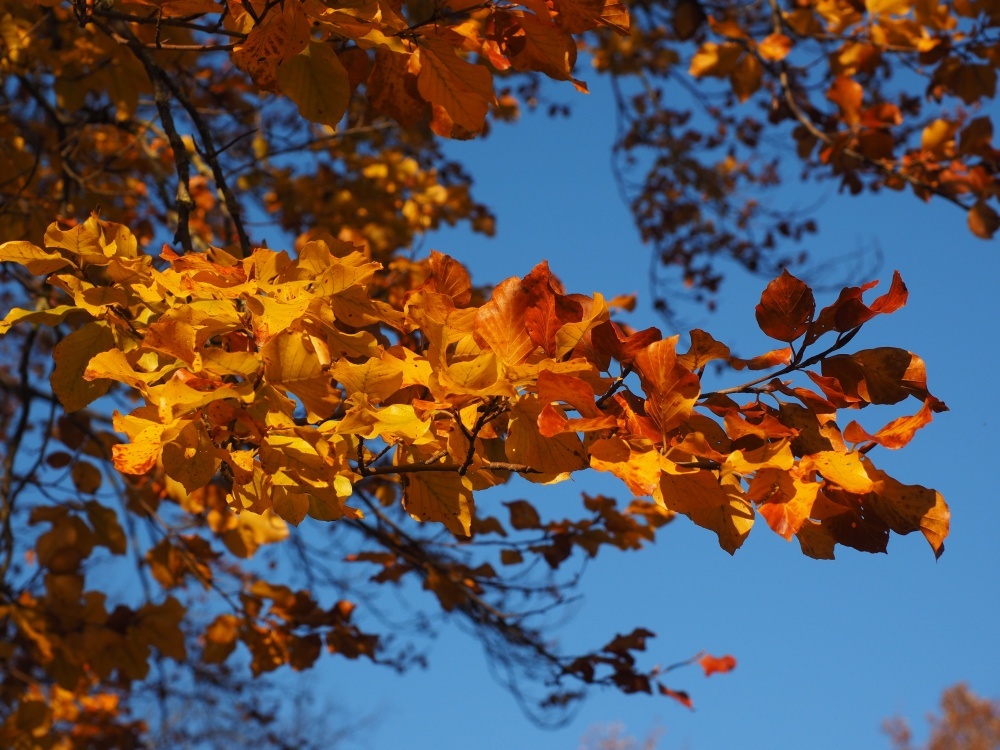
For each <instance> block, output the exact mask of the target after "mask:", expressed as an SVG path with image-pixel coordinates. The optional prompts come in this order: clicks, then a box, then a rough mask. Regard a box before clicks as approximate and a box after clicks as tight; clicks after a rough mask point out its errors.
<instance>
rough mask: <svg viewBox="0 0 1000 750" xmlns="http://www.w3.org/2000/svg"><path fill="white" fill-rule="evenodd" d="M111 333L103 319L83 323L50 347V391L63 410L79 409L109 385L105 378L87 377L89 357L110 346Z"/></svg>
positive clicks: (103, 392)
mask: <svg viewBox="0 0 1000 750" xmlns="http://www.w3.org/2000/svg"><path fill="white" fill-rule="evenodd" d="M114 346H115V337H114V334H112V333H111V329H110V328H109V327H108V326H107V325H105V324H104V323H98V322H94V323H87V324H86V325H84V326H81V327H80V328H77V329H76V330H75V331H73V332H72V333H70V334H69V335H68V336H67V337H66V338H64V339H63V340H62V341H60V342H59V343H58V344H56V347H55V349H53V351H52V359H53V361H54V362H55V368H53V370H52V374H51V375H50V376H49V383H50V384H51V386H52V392H53V393H54V394H55V395H56V397H57V398H58V399H59V402H60V403H61V404H62V405H63V408H64V409H65V410H66V411H67V412H71V411H77V410H78V409H82V408H83V407H85V406H86V405H87V404H89V403H91V402H92V401H94V400H95V399H97V398H99V397H101V396H103V395H104V394H105V393H107V392H108V389H109V388H110V387H111V381H110V380H106V379H96V380H87V379H84V373H85V372H86V371H87V368H88V364H89V362H90V359H91V357H93V356H94V355H95V354H97V353H99V352H105V351H107V350H109V349H112V348H114Z"/></svg>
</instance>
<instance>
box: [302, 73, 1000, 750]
mask: <svg viewBox="0 0 1000 750" xmlns="http://www.w3.org/2000/svg"><path fill="white" fill-rule="evenodd" d="M588 83H590V85H591V89H592V91H594V93H593V94H592V95H590V96H589V97H582V96H578V95H574V94H573V93H572V91H570V90H568V89H567V90H559V92H558V94H559V95H560V96H561V97H562V98H564V99H569V100H571V102H572V104H573V106H574V115H573V117H572V118H570V119H569V120H563V119H555V120H553V119H548V118H546V117H545V116H543V115H532V116H526V117H525V118H523V120H522V121H521V122H520V123H518V124H516V125H514V126H501V127H499V128H498V129H497V130H496V131H495V132H494V134H493V135H491V136H490V138H489V139H488V140H486V141H472V142H468V143H455V144H452V145H450V146H449V153H451V154H452V155H453V156H455V157H456V158H458V159H460V160H461V161H462V162H463V163H464V164H466V165H467V166H468V168H469V170H470V171H471V173H472V174H473V176H474V177H475V179H476V186H475V194H476V196H477V198H478V199H479V200H482V201H484V202H485V203H487V204H488V205H490V206H491V207H492V208H493V209H494V210H495V211H496V213H497V215H498V219H499V221H498V232H497V236H496V237H495V238H493V239H487V238H482V237H478V236H474V235H471V234H470V233H468V232H467V231H464V230H462V229H450V230H446V231H442V232H440V233H438V234H436V235H433V236H432V237H430V238H429V240H428V241H427V243H426V246H425V248H424V251H425V252H426V251H427V250H429V249H430V248H434V249H438V250H440V251H442V252H445V253H448V254H450V255H453V256H455V257H457V258H459V259H460V260H462V261H463V262H464V263H466V264H467V265H468V266H469V267H470V268H471V270H472V272H473V278H474V281H476V282H478V283H496V282H498V281H500V280H501V279H503V278H505V277H507V276H510V275H521V276H523V275H524V274H526V273H527V272H528V271H529V270H530V269H531V268H532V266H533V265H534V264H535V263H537V262H538V261H540V260H542V259H546V260H548V261H549V263H550V265H551V267H552V269H553V271H554V272H555V273H556V274H557V275H559V276H560V277H561V278H562V280H563V281H564V283H565V284H566V286H567V288H568V289H569V290H570V291H579V292H584V293H592V292H593V291H601V292H602V293H604V294H606V295H613V294H617V293H622V292H633V291H634V292H638V293H639V299H640V304H639V307H638V309H637V311H636V313H635V314H634V315H633V316H632V318H631V319H630V322H631V323H633V324H634V325H637V326H640V327H644V326H646V325H658V326H661V327H662V326H663V324H662V321H661V320H659V319H658V318H657V317H656V316H655V314H654V313H653V312H652V310H651V308H650V306H649V294H648V292H647V269H648V263H649V248H648V247H646V246H643V245H642V244H641V242H640V241H639V238H638V235H637V232H636V230H635V228H634V227H633V225H632V221H631V217H630V215H629V213H628V211H627V209H626V207H625V206H624V205H622V203H621V202H620V199H619V197H618V194H617V192H616V189H615V185H614V182H613V179H612V175H611V171H610V168H609V154H610V151H609V148H610V144H611V142H612V135H613V126H614V120H613V111H612V108H611V102H610V98H609V96H608V93H607V90H606V88H605V86H604V85H603V82H602V81H601V80H600V79H597V78H596V76H593V75H592V76H590V80H588ZM790 189H791V190H796V189H798V188H797V187H795V186H794V185H793V186H792V187H791V188H790ZM809 190H810V191H815V190H818V191H820V192H821V193H822V194H823V195H827V196H828V200H827V201H826V202H825V203H824V205H823V207H822V208H821V209H820V212H819V219H820V234H819V235H817V236H816V237H815V238H814V239H811V240H809V241H808V242H807V244H806V247H807V249H808V250H809V251H810V252H811V253H812V255H813V257H814V258H815V259H817V260H822V259H827V258H832V257H835V256H840V255H843V254H844V253H848V252H850V251H852V250H855V249H857V248H859V247H863V248H880V249H881V252H882V253H883V255H884V263H883V267H882V270H881V271H880V272H879V274H878V275H879V277H880V278H882V279H883V281H884V283H885V284H888V281H889V279H890V278H891V275H892V271H893V269H898V270H899V271H900V272H901V273H902V276H903V279H904V280H905V282H906V284H907V286H908V287H909V290H910V302H909V305H908V306H907V307H906V308H904V309H903V310H902V311H900V312H898V313H896V314H894V315H892V316H890V317H883V318H880V319H878V320H876V321H874V322H872V323H870V324H869V325H868V327H867V328H866V329H865V331H864V332H863V333H862V334H861V335H860V336H859V337H858V338H857V339H855V342H854V343H855V348H866V347H872V346H881V345H891V346H900V347H904V348H908V349H910V350H912V351H914V352H916V353H918V354H919V355H921V356H922V357H923V358H924V360H925V362H926V363H927V368H928V373H929V385H930V390H931V392H932V393H934V394H935V395H936V396H938V397H939V398H942V399H943V400H944V401H946V402H947V404H948V405H949V407H950V408H951V411H950V412H947V413H944V414H940V415H937V416H936V417H935V421H934V423H933V424H932V425H930V426H929V427H927V428H925V429H924V430H923V431H922V432H920V433H919V434H918V436H917V437H916V439H915V440H914V441H913V442H912V443H911V444H910V445H909V446H907V447H906V448H905V449H904V450H902V451H898V452H890V451H887V450H884V449H878V452H876V453H873V454H872V457H873V458H874V460H875V462H876V464H877V465H878V466H880V467H881V468H884V469H886V470H888V471H889V472H890V473H892V474H893V475H894V476H895V477H896V478H898V479H900V480H901V481H903V482H906V483H912V484H923V485H925V486H928V487H934V488H936V489H938V490H940V491H941V492H942V493H943V494H944V496H945V498H946V499H947V501H948V502H949V504H950V505H951V509H952V533H951V536H950V538H949V539H948V542H947V551H946V552H945V554H944V556H943V557H942V558H941V559H940V560H939V561H937V562H935V560H934V555H933V553H932V552H931V550H930V548H929V546H928V545H927V544H926V542H925V541H924V540H923V539H922V538H921V537H920V536H919V535H911V536H908V537H896V536H894V537H893V539H892V540H891V542H890V545H889V554H888V555H874V556H873V555H866V554H863V553H857V552H854V551H853V550H849V549H842V548H838V558H839V559H838V560H837V561H835V562H820V561H815V560H810V559H808V558H805V557H804V556H803V555H802V554H801V553H800V552H799V549H798V544H797V543H795V542H792V543H786V542H785V541H783V540H782V539H781V538H780V537H778V536H776V535H774V534H772V533H771V532H770V531H769V530H768V529H767V528H766V526H765V525H764V524H763V523H760V524H759V525H758V526H757V527H756V528H755V529H754V533H752V534H751V535H750V538H749V539H748V541H747V543H746V544H745V545H744V547H743V548H742V549H741V550H739V551H738V552H737V554H736V556H735V557H732V558H731V557H730V556H729V555H728V554H726V553H725V552H723V551H722V550H721V549H719V547H718V546H717V544H716V542H715V539H714V537H713V535H712V534H711V533H709V532H707V531H705V530H703V529H700V528H697V527H695V526H694V525H693V524H691V523H690V522H688V521H687V520H686V519H684V518H680V519H678V520H677V522H676V523H674V524H672V525H671V527H669V528H668V529H666V530H664V531H663V532H661V534H660V537H659V541H658V543H657V544H656V545H655V547H653V548H649V549H647V550H646V551H643V552H640V553H629V554H618V555H606V554H604V553H602V555H601V557H599V558H598V559H597V560H596V561H595V562H594V563H593V564H591V565H590V566H589V568H588V570H587V574H586V577H585V581H584V584H583V592H584V594H585V595H584V598H583V600H582V602H580V603H579V604H578V605H575V606H574V607H573V608H572V610H571V615H572V616H571V617H570V618H569V619H568V620H567V621H566V623H565V625H564V626H563V627H562V628H561V629H560V630H559V631H558V633H557V635H558V637H559V639H560V642H561V643H562V644H564V645H565V646H566V647H568V648H569V649H571V650H572V649H573V648H574V647H580V648H583V647H587V646H590V647H593V646H594V645H599V644H600V643H603V642H604V641H605V640H607V639H610V638H611V637H612V636H613V635H614V634H615V633H624V632H628V631H629V630H631V629H632V628H633V627H635V626H639V625H642V626H645V627H647V628H649V629H650V630H652V631H654V632H655V633H657V634H658V638H656V639H654V640H652V641H651V642H650V651H649V654H648V662H647V663H660V664H669V663H672V662H675V661H678V660H681V659H684V658H686V657H688V656H690V655H692V654H694V653H696V652H698V651H701V650H706V651H709V652H711V653H713V654H723V653H731V654H733V655H735V656H736V657H737V659H738V662H739V663H738V667H737V669H736V670H735V671H734V672H733V673H730V674H726V675H718V676H714V677H712V678H711V679H707V680H706V679H705V678H704V677H702V676H701V674H700V670H698V669H697V668H692V669H688V670H684V671H680V672H675V673H673V676H672V679H670V680H668V682H669V684H670V685H671V686H672V687H675V688H677V689H687V690H689V691H690V692H691V694H692V698H693V700H694V702H695V708H696V710H695V711H694V712H690V711H688V710H686V709H684V708H683V707H681V706H679V705H678V704H675V703H674V702H672V701H670V700H669V699H665V698H661V697H648V696H622V695H619V694H617V693H614V692H611V691H606V692H603V693H595V694H594V695H593V696H592V697H591V698H590V699H589V700H588V701H587V702H586V703H585V705H584V707H583V709H582V711H580V713H579V714H578V715H577V717H576V719H575V720H574V721H572V722H571V723H570V724H569V725H567V726H566V727H564V728H562V729H559V730H556V731H544V730H540V729H538V728H536V727H535V726H533V725H532V724H531V723H530V722H529V721H528V720H527V719H526V718H525V717H524V715H523V714H522V713H521V711H520V710H519V708H518V707H517V705H516V703H515V701H514V700H513V698H511V696H510V695H509V694H508V693H507V692H506V691H505V690H504V689H503V688H502V687H500V686H499V685H498V683H497V682H496V681H495V680H493V679H492V678H491V677H490V675H489V670H488V666H487V661H486V658H485V656H484V655H483V652H482V649H481V647H480V646H479V645H478V643H477V642H476V641H475V640H474V639H473V638H471V637H470V636H468V635H467V634H465V633H464V632H462V631H461V630H459V629H458V628H456V627H454V626H451V627H446V628H445V629H443V630H442V631H441V632H440V634H439V635H438V637H437V639H436V641H435V642H434V644H433V646H432V649H431V652H430V667H429V668H428V669H427V670H423V671H411V672H409V673H407V674H406V675H404V676H402V677H398V676H396V675H394V674H391V673H389V672H388V671H385V670H372V669H371V668H370V666H368V665H365V664H361V665H353V664H344V663H343V662H342V661H339V660H338V661H336V662H332V663H331V662H329V661H328V662H325V663H324V664H323V665H322V666H321V667H320V669H321V670H322V680H323V683H324V684H328V685H329V692H328V693H327V695H328V697H329V699H330V701H331V702H332V703H334V704H338V705H340V706H342V707H343V708H345V709H346V710H347V711H349V712H350V713H352V714H355V715H357V714H362V713H371V714H372V715H373V718H374V722H373V726H372V728H371V729H370V730H366V731H365V732H363V733H362V734H361V736H359V737H358V738H357V746H358V747H378V748H381V747H413V748H432V747H433V748H441V749H445V748H465V747H472V746H474V747H476V748H477V750H493V749H494V748H496V749H497V750H499V749H500V748H514V747H516V748H575V747H577V745H578V743H579V740H580V738H581V737H582V736H583V735H584V734H585V733H586V732H587V730H588V727H591V726H593V725H595V724H608V723H622V724H624V725H625V726H626V727H627V728H628V730H629V731H630V732H631V733H632V734H635V735H638V736H640V737H641V736H643V735H644V734H645V733H646V732H647V731H648V730H650V729H653V728H657V727H658V728H660V729H661V730H662V731H663V734H662V737H661V739H660V742H659V744H658V747H659V748H664V749H665V748H670V749H673V748H697V749H699V750H711V749H714V748H733V747H741V748H743V747H745V748H772V749H774V750H782V749H784V748H788V749H790V750H791V749H792V748H795V749H798V748H802V747H809V748H812V749H813V750H824V749H825V748H831V749H832V748H845V747H886V746H887V743H886V741H885V739H884V738H883V737H882V736H881V735H880V733H879V726H880V723H881V721H882V720H883V719H884V718H886V717H888V716H891V715H896V714H902V715H905V716H907V717H908V718H910V719H911V720H913V722H914V725H915V728H916V729H917V731H918V737H919V736H920V735H921V731H922V729H923V723H922V721H921V719H922V717H923V716H924V714H925V713H926V712H928V711H930V710H931V709H933V708H935V707H936V705H937V699H938V697H939V695H940V692H941V691H942V689H944V688H945V687H947V686H949V685H951V684H953V683H955V682H957V681H963V680H964V681H968V682H969V683H970V685H971V686H972V688H973V689H974V690H975V691H977V692H979V693H980V694H983V695H992V696H998V695H1000V643H998V639H997V638H996V628H997V620H998V616H1000V565H998V562H1000V551H998V547H997V544H996V541H995V540H996V538H997V530H998V529H1000V505H998V502H997V499H996V491H995V489H994V486H995V482H996V478H995V475H994V472H995V469H996V467H997V465H998V464H997V461H996V459H995V455H994V453H995V450H996V449H995V445H996V442H997V441H996V438H995V432H996V430H997V429H998V428H1000V407H998V405H997V401H996V398H995V396H994V395H993V393H992V389H991V387H990V386H991V384H992V381H993V379H994V378H995V373H994V370H996V369H997V367H998V366H1000V356H998V353H997V344H998V342H1000V339H998V336H997V333H996V330H995V326H996V324H997V322H998V321H1000V295H998V293H997V291H996V288H995V287H996V284H997V281H998V280H1000V259H998V255H997V249H998V248H997V243H995V242H984V241H982V240H977V239H975V238H974V237H972V236H971V235H970V234H969V233H968V232H967V230H966V228H965V217H964V216H963V215H962V214H961V212H959V211H958V210H957V209H955V208H954V207H953V206H950V205H948V204H945V203H944V202H940V201H939V202H932V203H931V204H923V203H921V202H919V201H918V200H917V199H915V198H914V197H913V196H912V195H911V194H886V195H880V196H870V195H866V196H864V197H860V198H857V197H855V198H852V197H849V196H839V195H837V194H836V189H835V186H834V185H832V184H831V185H823V186H818V187H816V186H812V187H810V188H809ZM797 195H798V194H792V193H787V194H786V196H790V197H793V198H794V197H795V196H797ZM816 195H817V193H816V192H811V193H809V195H808V196H807V197H804V199H803V200H804V202H805V200H806V199H808V200H809V201H811V200H812V199H813V198H815V196H816ZM851 267H853V266H848V267H847V269H848V270H849V269H850V268H851ZM867 280H869V279H851V281H852V282H862V281H867ZM765 284H766V279H761V278H759V277H747V276H746V275H740V274H739V273H738V272H734V273H733V274H731V275H730V276H729V277H728V279H727V282H726V284H725V285H724V287H723V294H722V296H721V299H720V307H719V310H718V312H715V313H707V312H704V311H701V310H691V311H690V314H689V318H688V319H689V322H690V324H691V325H692V326H699V327H703V328H705V329H707V330H710V331H711V332H712V333H713V335H715V336H716V338H718V339H720V340H722V341H724V342H726V343H728V344H729V345H730V346H732V347H734V349H735V350H736V351H738V352H740V353H741V354H746V355H752V354H757V353H760V352H763V351H765V350H767V349H769V348H772V345H771V344H769V342H768V341H767V339H766V338H765V337H764V336H763V334H762V333H760V331H759V330H758V329H757V327H756V324H755V323H754V316H753V307H754V305H755V304H756V302H757V300H758V299H759V296H760V292H761V290H762V289H763V287H764V285H765ZM883 288H884V287H883ZM826 294H827V295H828V296H827V297H824V296H822V295H821V296H820V300H819V301H820V304H826V303H827V302H829V301H832V299H833V297H834V296H835V295H833V294H832V293H826ZM664 333H666V334H669V333H673V332H672V331H667V330H664ZM735 382H736V381H732V383H730V384H734V383H735ZM915 403H916V402H913V404H915ZM915 410H916V407H915V406H914V407H913V408H912V409H911V411H915ZM863 416H864V417H866V418H867V419H866V420H862V421H863V424H865V426H866V427H869V428H878V427H880V426H881V425H882V424H884V423H885V422H887V421H889V420H890V419H891V418H892V417H894V416H896V413H889V412H885V413H884V414H879V413H875V414H871V415H867V414H866V415H863ZM844 421H845V423H846V421H847V420H844ZM581 491H587V492H589V493H594V492H597V491H603V492H605V493H607V494H612V495H614V496H616V497H618V498H620V499H622V500H627V499H628V497H627V492H626V491H625V490H624V487H622V486H621V485H618V484H616V483H615V482H614V481H609V480H608V479H607V478H606V477H603V476H597V475H595V474H593V473H587V474H584V475H581V476H580V477H579V478H577V479H576V480H575V481H572V482H566V483H563V484H561V485H558V486H555V487H534V486H530V485H527V484H525V483H521V484H518V485H515V486H510V487H505V488H502V489H498V490H494V491H491V492H490V493H487V494H484V495H483V496H482V498H481V499H480V500H479V501H478V502H479V503H480V504H481V505H483V506H485V507H487V508H489V507H491V506H493V505H494V504H495V505H496V506H497V507H499V503H500V502H501V501H502V500H505V499H511V498H516V497H530V498H531V499H532V501H533V502H535V503H536V504H537V505H538V506H539V507H540V508H550V509H552V512H553V513H554V514H556V513H560V512H562V511H560V507H564V508H570V507H576V506H577V504H578V498H579V493H580V492H581ZM494 493H496V494H494Z"/></svg>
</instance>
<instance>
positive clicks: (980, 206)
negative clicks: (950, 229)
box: [969, 200, 1000, 240]
mask: <svg viewBox="0 0 1000 750" xmlns="http://www.w3.org/2000/svg"><path fill="white" fill-rule="evenodd" d="M997 229H1000V215H998V214H997V212H996V211H995V210H994V209H993V207H992V206H988V205H987V204H986V201H983V200H979V201H976V204H975V205H974V206H973V207H972V208H970V209H969V230H970V231H971V232H972V233H973V234H974V235H976V237H979V238H981V239H984V240H989V239H992V238H993V235H994V234H996V231H997Z"/></svg>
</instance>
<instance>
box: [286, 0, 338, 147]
mask: <svg viewBox="0 0 1000 750" xmlns="http://www.w3.org/2000/svg"><path fill="white" fill-rule="evenodd" d="M289 4H290V5H295V3H289ZM278 85H279V86H280V87H281V91H282V93H284V94H286V95H287V96H288V98H289V99H291V100H292V101H293V102H295V106H297V107H298V108H299V114H300V115H302V116H303V117H304V118H306V119H307V120H309V121H310V122H319V123H322V124H324V125H329V126H330V127H331V128H332V127H336V125H337V123H339V122H340V120H341V118H342V117H343V116H344V112H346V111H347V103H348V101H349V100H350V98H351V85H350V81H349V80H348V77H347V71H346V70H345V69H344V65H343V63H341V62H340V58H339V57H337V53H336V52H334V51H333V48H332V47H331V46H330V45H329V44H327V43H323V42H309V46H308V47H307V48H306V49H305V50H303V51H302V52H301V53H300V54H298V55H296V56H295V57H293V58H291V59H290V60H287V61H286V62H284V63H282V64H281V66H280V67H279V68H278Z"/></svg>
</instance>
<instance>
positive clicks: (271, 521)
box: [222, 510, 289, 558]
mask: <svg viewBox="0 0 1000 750" xmlns="http://www.w3.org/2000/svg"><path fill="white" fill-rule="evenodd" d="M288 533H289V532H288V525H287V524H286V523H285V522H284V521H283V520H281V519H280V518H278V516H276V515H275V514H274V513H272V512H271V511H270V510H265V511H264V512H263V513H261V514H260V515H258V514H256V513H252V512H251V513H240V514H239V515H238V516H237V525H236V528H234V529H230V530H229V531H227V532H226V533H225V534H223V535H222V543H223V544H225V545H226V547H227V548H228V549H229V551H230V552H232V553H233V554H234V555H236V556H237V557H242V558H249V557H253V555H254V553H255V552H256V551H257V550H258V549H259V548H260V547H261V546H263V545H265V544H274V543H276V542H280V541H282V540H283V539H286V538H287V537H288Z"/></svg>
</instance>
